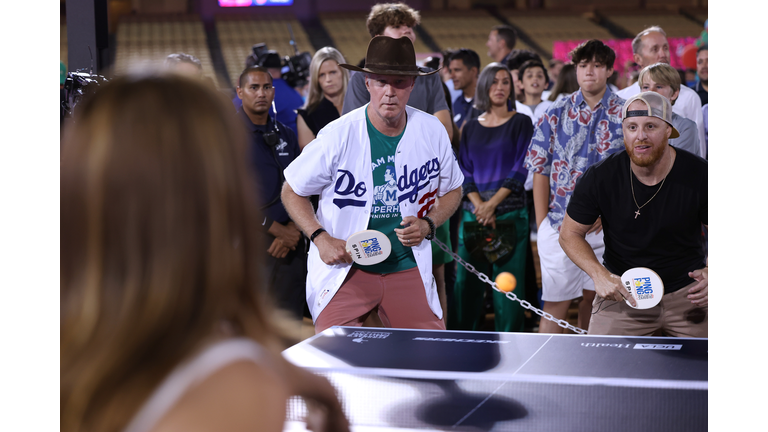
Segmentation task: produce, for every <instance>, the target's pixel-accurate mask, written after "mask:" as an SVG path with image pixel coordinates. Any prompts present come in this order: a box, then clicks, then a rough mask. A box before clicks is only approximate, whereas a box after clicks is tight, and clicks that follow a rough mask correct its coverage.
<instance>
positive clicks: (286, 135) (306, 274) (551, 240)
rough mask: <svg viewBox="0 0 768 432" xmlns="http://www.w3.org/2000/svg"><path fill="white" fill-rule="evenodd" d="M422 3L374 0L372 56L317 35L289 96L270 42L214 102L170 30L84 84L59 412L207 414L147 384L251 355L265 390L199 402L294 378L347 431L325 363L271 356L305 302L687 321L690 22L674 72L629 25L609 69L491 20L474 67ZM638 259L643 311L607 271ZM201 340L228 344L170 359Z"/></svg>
mask: <svg viewBox="0 0 768 432" xmlns="http://www.w3.org/2000/svg"><path fill="white" fill-rule="evenodd" d="M419 23H420V14H419V12H418V11H416V10H414V9H413V8H411V7H409V6H407V5H405V4H402V3H397V4H389V3H387V4H377V5H375V6H373V7H372V8H371V11H370V14H369V16H368V18H367V20H366V25H367V29H368V31H369V33H370V36H371V38H372V39H371V43H370V45H369V46H368V53H367V55H366V58H365V59H363V61H362V62H360V64H359V65H358V66H353V65H351V64H348V61H347V59H345V58H344V57H343V56H342V54H341V53H340V52H339V51H338V50H336V49H335V48H333V47H325V48H322V49H319V50H318V51H317V52H316V54H315V55H314V57H313V58H312V62H311V64H310V67H309V70H310V76H309V82H308V95H307V97H306V100H305V99H304V98H302V96H301V94H300V91H299V89H294V88H291V86H290V85H289V84H288V83H287V82H286V81H284V80H283V79H281V69H280V67H281V64H280V57H279V56H278V55H277V53H275V52H269V53H267V54H266V55H264V56H263V57H261V58H260V59H258V61H255V60H254V58H253V57H252V56H249V57H248V58H247V59H246V62H245V68H244V69H243V71H242V73H241V74H240V77H239V80H238V82H237V85H236V86H235V89H234V90H235V91H234V93H235V94H234V97H232V98H231V102H230V101H229V100H226V98H222V97H221V95H220V94H219V93H217V92H215V91H213V90H212V86H211V85H210V78H207V77H204V76H203V71H202V66H201V63H200V61H199V60H198V59H196V58H195V57H193V56H190V55H188V54H184V53H174V54H171V55H169V56H168V57H167V59H166V61H165V63H164V67H163V69H164V73H163V74H160V75H158V76H156V77H152V76H147V77H144V78H141V79H135V80H131V79H117V80H115V82H114V83H110V84H109V85H108V86H105V89H104V90H103V91H100V92H97V96H95V97H94V98H93V99H92V100H90V101H89V102H87V103H86V104H85V105H84V109H83V112H82V114H80V120H79V121H78V122H77V123H74V124H75V126H74V127H73V129H72V131H70V134H69V135H67V140H66V142H67V145H64V146H63V148H64V150H65V151H64V152H63V157H62V197H63V198H67V199H66V200H63V202H65V204H66V205H63V207H62V226H64V227H66V228H67V230H66V231H65V230H62V232H63V233H64V232H66V233H67V235H63V237H62V251H64V250H66V251H68V254H62V408H63V409H66V410H67V414H66V415H65V416H63V417H62V425H63V427H64V426H65V427H67V428H75V429H81V428H85V427H86V426H87V427H88V428H92V429H100V428H109V429H115V430H117V429H125V430H134V429H132V428H136V430H145V429H146V428H148V427H149V428H151V427H153V426H154V425H157V424H163V425H170V426H178V427H181V428H183V427H184V425H185V424H190V423H189V422H194V421H195V420H196V419H200V418H202V417H200V415H199V414H196V409H195V408H196V405H195V403H194V401H192V400H190V399H177V400H180V406H181V407H182V408H185V409H186V410H182V411H178V410H169V407H167V406H165V407H163V406H155V405H153V403H154V399H153V397H151V396H152V395H155V394H157V393H159V392H161V391H166V390H163V389H165V388H166V387H170V388H177V389H181V390H179V391H180V392H181V393H178V394H177V395H176V397H177V398H181V396H182V394H184V392H187V393H186V394H187V396H189V395H193V396H197V397H200V398H201V399H200V400H201V401H203V402H205V403H211V402H212V401H211V400H209V399H206V398H209V397H210V396H209V394H206V393H205V391H204V390H205V389H206V388H207V387H200V388H197V390H196V389H195V388H193V387H191V383H192V382H199V381H202V382H203V383H206V384H207V385H208V386H216V385H218V386H221V387H220V388H228V389H230V390H232V391H233V392H234V393H233V398H234V397H237V395H240V394H241V393H237V392H244V391H247V390H246V386H247V384H248V383H249V382H251V383H254V382H259V383H260V384H259V385H261V384H262V381H263V379H264V377H263V375H264V374H265V373H267V374H271V375H272V376H273V378H271V379H272V381H271V382H270V383H268V385H267V386H266V387H264V391H263V392H261V393H259V392H256V393H258V394H256V393H253V394H249V395H248V397H253V398H257V399H258V398H262V399H263V400H264V401H268V400H271V402H273V404H272V405H274V407H273V408H272V409H270V408H269V406H272V405H264V407H263V409H261V410H256V411H254V412H253V413H250V415H248V413H246V412H245V411H237V412H235V411H233V412H231V413H229V414H228V415H229V417H228V419H223V417H222V419H219V421H222V422H226V421H240V422H242V424H247V423H248V422H254V423H253V424H254V425H259V421H261V420H262V418H259V417H258V416H263V418H267V417H269V418H270V419H271V420H270V421H274V422H277V423H279V422H280V419H282V418H283V417H284V412H283V411H281V410H283V409H284V408H285V400H286V398H287V397H288V396H289V395H302V396H304V397H306V398H308V399H310V400H313V401H315V402H316V407H320V408H321V411H322V415H321V417H322V418H323V420H324V421H325V422H327V425H330V426H328V427H329V428H330V429H329V430H334V429H336V430H345V429H346V428H347V423H346V419H345V418H344V416H343V414H341V410H340V406H339V404H338V401H337V400H336V398H335V396H334V395H333V391H332V389H331V388H330V385H329V384H328V382H327V381H325V380H324V379H320V378H317V377H312V376H308V375H311V374H307V373H305V372H302V371H297V370H296V368H293V367H291V366H290V365H287V364H286V363H285V362H284V361H282V360H280V358H279V355H277V353H278V349H279V347H280V346H281V344H283V343H285V342H286V341H288V340H290V339H291V338H292V337H293V336H294V335H295V334H296V332H297V327H298V326H297V324H298V323H299V322H301V321H302V319H305V318H310V319H312V321H313V323H315V324H316V325H317V327H316V331H322V330H324V329H325V328H328V327H330V326H332V325H356V326H409V327H417V328H430V329H438V330H439V329H451V330H481V329H487V328H490V327H491V326H490V323H488V322H486V321H485V320H486V318H487V317H488V316H489V315H488V312H491V311H492V312H493V315H492V316H493V318H492V319H493V327H492V328H493V329H495V330H496V331H506V332H521V331H538V332H541V333H560V332H563V330H564V329H563V327H562V326H561V325H560V324H558V322H556V321H555V320H560V322H561V323H562V320H564V319H566V318H567V317H568V311H569V310H570V309H571V308H572V307H573V306H574V305H576V307H577V310H578V316H577V326H578V327H580V328H582V329H585V330H588V331H589V332H590V333H592V334H622V335H667V336H688V337H707V323H708V318H707V313H708V312H707V310H708V309H707V304H708V267H707V265H708V259H707V245H706V235H705V234H706V225H707V186H706V184H707V162H706V158H707V157H708V152H707V150H708V142H707V131H708V125H707V121H708V47H707V45H706V44H702V45H701V46H699V48H698V51H697V55H696V61H697V67H696V76H697V79H696V81H695V84H694V85H693V86H692V87H693V88H691V87H688V86H686V82H685V79H684V78H681V75H682V74H681V73H680V71H678V70H676V69H675V68H673V67H672V66H670V53H669V43H668V41H667V37H666V33H665V32H664V30H663V29H662V28H661V27H658V26H653V27H649V28H647V29H645V30H643V31H641V32H639V33H638V34H637V35H636V37H635V38H634V40H633V42H632V51H633V55H634V63H635V64H636V65H637V67H638V68H639V70H638V74H637V77H636V79H635V81H634V82H632V83H631V84H629V85H627V86H626V87H625V88H619V87H618V86H617V85H618V83H620V82H621V81H618V80H616V70H615V69H614V62H615V58H616V55H615V52H614V51H613V49H612V48H610V47H609V46H608V45H606V44H605V43H603V42H601V41H599V40H596V39H593V40H589V41H585V42H584V43H582V44H580V45H579V46H578V47H576V48H575V49H574V50H573V51H572V52H571V53H570V54H569V55H570V61H569V62H563V61H561V60H556V59H547V60H546V61H545V59H542V58H541V56H540V55H539V54H537V53H536V52H533V51H529V50H523V49H517V48H516V44H517V34H516V31H515V29H514V28H512V27H511V26H508V25H498V26H495V27H493V28H490V29H488V31H489V34H488V41H487V43H486V46H487V48H488V50H487V52H486V53H484V54H485V55H486V56H487V58H488V59H489V60H491V62H490V63H489V64H488V65H487V66H485V67H484V68H481V67H480V66H481V63H482V62H481V57H480V54H479V53H477V52H475V51H473V50H472V49H469V48H466V47H458V48H456V49H451V50H448V51H445V52H444V53H442V55H441V56H439V57H438V56H436V57H433V58H431V59H429V61H428V62H427V65H425V66H417V65H416V61H415V59H416V57H415V53H414V49H413V42H415V40H416V35H417V33H416V31H415V28H416V26H418V25H419ZM62 66H63V65H62ZM438 69H439V73H438ZM63 76H64V75H63V73H62V83H61V84H62V85H63ZM233 105H234V108H233ZM227 107H229V108H227ZM144 108H146V109H144ZM232 114H234V115H232ZM191 119H197V120H191ZM161 120H162V121H163V122H164V123H163V124H162V127H160V126H157V125H160V121H161ZM62 121H63V120H62ZM131 122H145V124H144V127H142V128H133V127H132V123H131ZM105 128H111V129H109V131H110V132H109V133H107V132H104V131H107V129H105ZM99 134H102V135H103V136H102V135H99ZM110 134H111V135H110ZM100 137H101V138H100ZM104 137H107V138H104ZM99 139H101V141H99ZM98 146H102V147H100V148H101V152H99V153H98V154H99V155H102V153H104V154H103V155H102V156H100V157H83V155H85V154H86V153H88V152H93V151H94V149H96V147H98ZM104 149H106V150H104ZM140 156H143V158H142V157H140ZM421 159H424V161H425V162H424V163H423V164H421ZM404 160H407V163H406V164H403V161H404ZM414 161H419V164H420V165H419V166H412V165H414V163H415V162H414ZM89 164H92V165H93V166H91V165H89ZM409 164H410V165H409ZM94 173H95V174H94ZM89 175H95V176H97V177H98V178H90V177H88V176H89ZM356 176H357V179H356ZM93 181H96V182H98V183H99V187H90V186H89V183H88V182H93ZM113 189H114V190H113ZM410 189H412V190H410ZM409 190H410V191H409ZM342 196H343V199H342V198H339V197H342ZM365 200H368V201H365ZM417 200H418V204H415V201H417ZM366 202H368V203H373V206H368V207H370V208H371V209H372V208H375V209H376V211H377V212H379V213H378V214H377V217H376V218H374V217H373V216H372V215H371V213H373V211H372V210H370V209H369V208H368V207H366V205H367V204H366ZM80 204H83V205H80ZM417 205H418V207H417ZM419 207H420V208H419ZM86 210H87V211H86ZM354 224H357V225H359V226H360V227H364V229H377V230H380V231H382V232H383V233H384V234H386V235H387V236H388V238H389V240H390V241H391V243H393V253H392V255H391V258H387V260H385V261H384V262H382V263H381V264H377V265H375V266H369V267H367V266H364V265H359V264H353V263H352V261H353V260H352V258H351V256H350V255H349V252H348V251H346V250H345V246H344V245H345V240H344V238H342V237H345V235H344V233H346V232H347V231H349V230H350V229H351V227H352V226H353V225H354ZM357 225H355V226H357ZM190 229H192V230H198V231H199V236H190V235H188V234H189V232H187V231H188V230H190ZM185 230H187V231H185ZM196 232H197V231H196ZM116 233H122V234H119V235H118V234H116ZM113 235H114V237H113ZM133 235H135V237H132V236H133ZM433 239H434V240H437V241H432V242H428V243H425V241H427V240H433ZM438 242H439V243H441V244H443V245H445V246H446V247H447V248H448V249H449V250H450V251H452V252H453V253H449V252H446V251H445V250H443V249H442V248H441V247H439V246H438ZM534 244H535V250H536V251H537V252H536V253H537V254H538V258H539V259H538V267H537V265H536V264H535V263H536V260H534V252H533V251H534ZM70 252H71V253H70ZM122 254H126V255H125V256H123V255H122ZM454 254H455V256H458V257H460V258H461V261H463V263H457V262H455V261H454ZM65 255H66V256H65ZM65 258H66V259H65ZM467 263H468V264H470V265H471V268H470V267H468V266H467V265H466V264H467ZM634 267H648V268H651V269H653V270H655V271H656V272H657V273H659V275H660V276H661V279H662V280H663V282H664V285H665V287H664V298H663V299H662V302H666V303H662V305H661V306H659V307H658V308H659V309H649V310H637V309H634V308H633V306H635V305H636V302H635V300H634V298H632V296H631V295H630V294H629V293H628V292H627V291H626V289H625V288H624V287H623V286H622V283H621V280H620V279H619V276H620V275H621V274H622V273H623V272H624V271H625V270H628V269H630V268H634ZM471 269H474V270H476V271H479V272H482V273H484V274H485V275H487V276H488V277H489V278H490V279H491V280H493V279H495V278H496V276H498V275H499V274H500V273H502V272H508V273H511V274H512V275H514V277H515V280H516V281H517V282H516V284H517V287H516V288H515V290H514V294H515V296H516V297H517V298H518V299H519V300H521V301H525V302H527V303H528V304H530V305H531V306H532V307H534V308H537V309H538V308H541V309H543V311H544V313H545V315H547V316H551V317H554V320H549V319H544V318H541V319H539V318H538V316H537V315H536V314H534V313H532V312H530V311H526V310H525V308H523V307H522V305H521V303H520V302H515V301H513V300H510V299H509V298H508V297H507V296H506V295H505V294H504V293H501V292H499V291H496V290H493V289H491V287H490V285H489V284H487V283H485V282H483V281H482V280H480V279H479V278H478V277H477V276H476V275H475V274H473V272H472V271H470V270H471ZM537 270H538V271H539V272H540V274H541V286H539V284H538V283H537V279H536V273H537ZM254 284H255V285H258V286H259V287H261V288H262V289H253V288H254V286H253V285H254ZM374 285H376V287H377V289H379V286H380V289H381V290H382V293H381V295H380V298H373V297H374V296H373V294H372V293H371V292H370V290H369V288H370V287H373V286H374ZM102 291H103V292H104V293H107V292H108V293H109V294H110V295H104V294H103V293H102ZM166 291H167V292H166ZM182 293H184V294H183V295H182ZM388 293H389V294H388ZM377 295H378V294H377ZM176 296H180V297H179V298H181V297H184V301H183V302H180V303H174V301H175V300H174V299H176V298H177V297H176ZM664 305H666V306H664ZM94 308H95V309H94ZM94 310H96V312H94ZM99 310H100V311H99ZM278 311H284V315H281V313H282V312H278ZM94 314H95V315H94ZM139 314H142V316H144V317H145V318H146V319H145V321H144V322H142V323H141V325H139V326H134V325H132V323H133V318H134V316H137V315H139ZM153 314H154V315H153ZM172 319H178V320H179V321H178V323H176V322H172ZM422 325H423V327H420V326H422ZM108 330H109V331H114V332H117V333H118V334H123V333H124V334H125V335H128V334H131V337H128V336H125V338H122V339H121V338H115V334H113V333H109V332H108ZM121 332H122V333H121ZM124 341H130V343H126V342H124ZM169 341H173V343H171V342H169ZM161 348H162V355H163V358H162V359H161V360H162V361H159V360H158V361H154V362H153V361H152V360H151V359H150V357H152V355H151V354H150V353H152V352H153V350H155V349H161ZM107 350H114V351H115V352H119V353H121V354H122V355H123V356H122V357H120V358H121V360H120V361H116V362H114V363H112V364H110V363H109V361H108V360H109V359H110V357H105V356H104V355H103V354H104V353H105V352H106V351H107ZM208 356H210V357H211V358H214V357H217V356H218V358H222V356H223V357H226V358H227V360H226V361H223V362H222V363H221V364H220V365H219V366H217V367H211V368H209V369H205V368H202V369H199V370H197V372H196V373H198V375H194V374H193V373H192V372H191V371H190V370H187V369H185V366H184V365H185V364H187V363H188V362H192V363H193V364H195V362H202V363H205V361H204V360H205V359H206V358H208ZM84 359H90V360H88V361H84ZM130 359H145V360H146V361H145V360H141V361H138V362H136V363H131V362H130V361H129V360H130ZM238 362H240V363H238ZM243 362H245V364H246V366H243V364H244V363H243ZM238 364H239V366H238ZM117 375H119V376H120V377H121V379H122V381H120V382H119V383H118V384H117V385H112V384H113V382H112V381H110V380H111V379H113V378H114V377H115V376H117ZM125 377H130V378H131V379H133V381H131V379H127V378H126V379H123V378H125ZM274 377H277V378H274ZM82 380H91V381H89V382H90V383H91V384H92V385H91V386H90V387H87V388H86V387H83V386H80V385H78V383H80V382H82ZM107 384H109V385H110V386H112V387H110V388H107V387H105V386H107ZM84 389H85V390H84ZM100 392H101V393H100ZM121 392H122V393H121ZM269 392H271V393H272V394H268V393H269ZM101 395H106V397H102V396H101ZM272 395H275V396H276V397H272ZM233 401H234V399H233ZM270 410H271V411H270ZM204 411H205V410H202V411H200V412H204ZM105 413H108V414H109V415H107V414H105ZM114 413H117V415H116V416H113V415H112V414H114ZM158 413H159V414H158ZM254 415H257V417H254ZM161 421H162V422H164V423H159V422H161ZM147 425H149V426H147Z"/></svg>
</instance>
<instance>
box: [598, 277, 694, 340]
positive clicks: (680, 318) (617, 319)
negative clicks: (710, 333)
mask: <svg viewBox="0 0 768 432" xmlns="http://www.w3.org/2000/svg"><path fill="white" fill-rule="evenodd" d="M697 283H698V282H693V283H691V284H690V285H688V286H686V287H683V288H680V289H679V290H677V291H675V292H673V293H669V294H664V297H662V298H661V301H660V302H659V304H657V305H656V306H654V307H652V308H650V309H634V308H633V307H631V306H629V305H628V304H626V303H625V302H624V301H620V302H617V301H615V300H606V299H604V298H602V297H600V296H599V295H597V296H595V301H594V302H593V303H592V318H591V319H590V321H589V334H595V335H621V336H651V335H653V334H654V333H655V332H656V331H658V330H661V331H662V332H663V333H664V335H665V336H674V337H693V338H706V337H707V327H708V322H709V310H708V308H707V307H706V306H704V307H701V306H696V305H694V304H693V303H691V301H690V300H688V290H689V289H690V288H691V287H693V286H694V285H696V284H697Z"/></svg>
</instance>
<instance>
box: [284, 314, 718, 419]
mask: <svg viewBox="0 0 768 432" xmlns="http://www.w3.org/2000/svg"><path fill="white" fill-rule="evenodd" d="M707 344H708V340H707V339H686V338H665V337H627V336H591V335H548V334H538V333H494V332H465V331H426V330H407V329H384V328H360V327H332V328H329V329H327V330H325V331H324V332H322V333H320V334H318V335H315V336H313V337H311V338H309V339H307V340H305V341H303V342H301V343H299V344H297V345H295V346H293V347H291V348H289V349H287V350H285V351H284V352H283V355H284V356H285V358H286V359H288V360H289V361H291V362H293V363H294V364H296V365H298V366H302V367H305V368H307V369H309V370H311V371H313V372H315V373H317V374H320V375H323V376H325V377H327V378H328V379H329V380H330V381H331V383H332V384H333V385H334V387H336V389H337V391H338V392H339V395H340V397H341V399H342V404H343V407H344V411H345V413H346V414H347V416H348V418H349V420H350V423H351V424H352V427H353V431H354V430H357V431H362V430H460V431H479V430H483V431H486V430H488V431H490V430H493V431H585V432H587V431H588V432H595V431H611V432H615V431H621V432H630V431H644V432H645V431H654V432H658V431H675V432H679V431H704V430H707V390H708V378H707ZM305 412H306V407H305V405H304V403H303V401H301V399H299V398H294V399H291V400H290V401H289V403H288V416H287V419H286V425H287V426H286V428H287V429H290V428H292V427H297V424H299V425H300V424H301V419H302V418H303V416H304V414H305Z"/></svg>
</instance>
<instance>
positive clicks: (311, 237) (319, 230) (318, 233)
mask: <svg viewBox="0 0 768 432" xmlns="http://www.w3.org/2000/svg"><path fill="white" fill-rule="evenodd" d="M324 232H328V231H326V230H325V229H324V228H318V229H317V231H315V232H313V233H312V235H311V236H309V241H311V242H312V243H314V242H315V237H317V236H319V235H320V234H322V233H324Z"/></svg>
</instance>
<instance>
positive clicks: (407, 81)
mask: <svg viewBox="0 0 768 432" xmlns="http://www.w3.org/2000/svg"><path fill="white" fill-rule="evenodd" d="M365 58H366V61H365V65H364V67H362V68H359V67H356V66H352V65H348V64H343V65H341V66H342V67H344V68H346V69H350V70H355V71H358V72H361V73H362V74H364V76H365V86H366V89H367V90H368V92H369V93H370V100H371V101H370V102H369V103H368V104H366V105H364V106H363V107H360V108H358V109H356V110H354V111H352V112H350V113H349V114H347V115H345V116H343V117H341V118H339V119H338V120H336V121H334V122H332V123H329V124H328V125H327V126H326V127H325V128H323V130H321V131H320V133H319V134H318V136H317V138H316V139H315V140H314V141H312V142H311V143H310V144H309V145H307V146H306V147H305V148H304V151H303V152H302V154H301V155H300V156H299V157H298V158H297V159H296V160H294V161H293V163H291V165H289V166H288V168H287V169H286V170H285V180H286V182H285V185H284V186H283V194H282V201H283V205H284V206H285V208H286V209H287V210H288V213H289V214H290V215H291V219H292V220H294V221H295V222H296V224H297V225H298V226H299V227H300V228H301V229H302V230H303V231H304V232H305V233H306V234H307V236H309V237H310V239H311V241H312V245H311V247H310V251H309V260H308V271H309V274H308V276H307V303H308V305H309V309H310V312H311V313H312V317H313V320H314V322H315V331H316V332H318V333H319V332H321V331H323V330H324V329H326V328H328V327H330V326H333V325H347V326H362V324H363V323H364V322H365V320H366V318H367V317H368V316H369V315H370V314H371V312H377V313H378V316H379V318H381V321H382V323H383V324H384V325H385V326H387V327H397V328H422V329H445V325H444V324H443V321H442V315H443V312H442V309H441V307H440V300H439V298H438V294H437V289H436V284H435V280H434V278H433V276H432V250H431V244H430V242H429V241H424V240H425V239H426V240H430V239H431V238H432V237H433V236H434V233H435V228H436V227H437V226H440V225H441V224H442V223H443V222H445V221H446V220H447V219H448V218H449V217H450V216H451V215H452V214H453V213H454V212H455V211H456V208H457V207H458V205H459V201H460V200H461V184H462V182H463V181H464V177H463V176H462V174H461V171H460V169H459V166H458V163H457V162H456V158H455V156H454V154H453V150H452V149H451V144H450V141H449V139H448V134H447V133H446V131H445V128H444V127H443V125H442V124H441V123H440V121H439V120H438V119H437V118H435V117H434V116H431V115H429V114H426V113H424V112H422V111H419V110H417V109H414V108H411V107H410V106H406V102H407V101H408V97H409V96H410V94H411V91H412V90H413V86H414V82H415V79H416V77H419V76H424V75H428V74H432V73H435V71H433V72H428V73H424V72H421V71H420V70H419V68H418V66H417V65H416V55H415V52H414V49H413V44H412V43H411V41H410V39H408V38H406V37H401V38H399V39H393V38H390V37H388V36H377V37H374V38H373V39H371V42H370V43H369V45H368V51H367V53H366V57H365ZM392 179H395V180H396V181H395V183H394V184H395V185H396V189H394V188H391V187H389V188H387V187H381V186H385V185H386V186H391V184H390V183H392V181H391V180H392ZM377 191H378V192H379V193H376V192H377ZM381 191H384V192H381ZM311 195H320V202H319V205H318V210H317V214H316V215H315V212H314V211H313V209H312V205H311V204H310V202H309V199H308V198H307V197H309V196H311ZM366 229H371V230H377V231H380V232H381V233H383V234H385V235H387V236H388V237H389V240H390V243H392V252H391V254H390V255H389V257H388V258H387V259H386V260H385V261H383V262H381V263H379V264H375V265H371V266H362V265H358V264H353V261H352V257H351V256H350V255H349V253H348V252H347V251H346V240H347V238H349V237H350V236H351V235H352V234H354V233H356V232H359V231H363V230H366Z"/></svg>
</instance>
